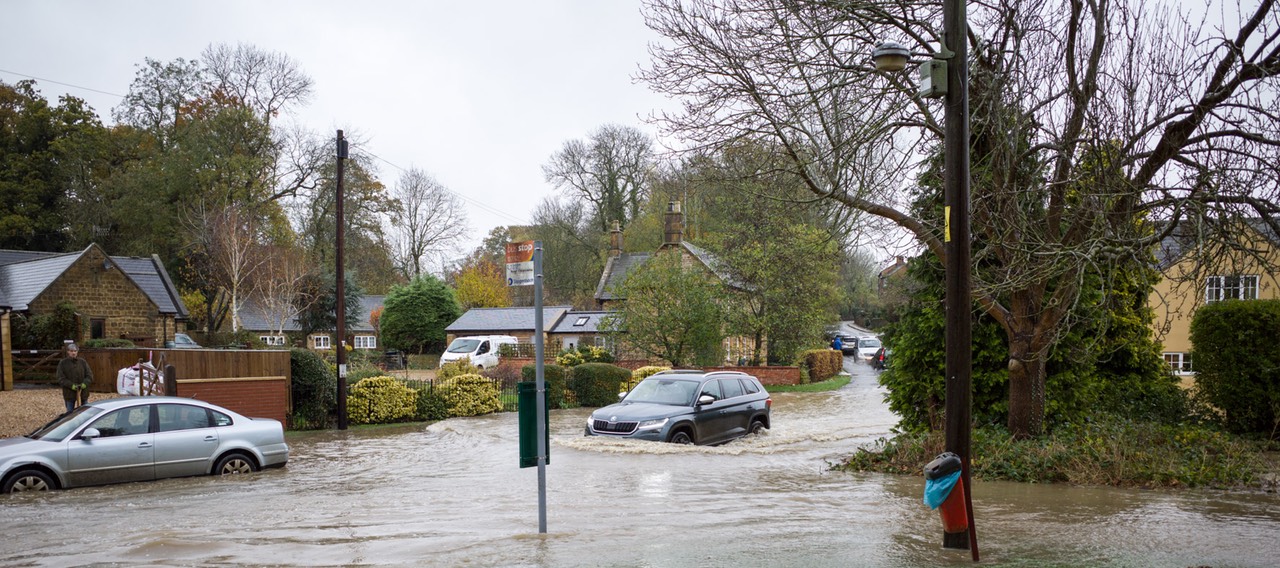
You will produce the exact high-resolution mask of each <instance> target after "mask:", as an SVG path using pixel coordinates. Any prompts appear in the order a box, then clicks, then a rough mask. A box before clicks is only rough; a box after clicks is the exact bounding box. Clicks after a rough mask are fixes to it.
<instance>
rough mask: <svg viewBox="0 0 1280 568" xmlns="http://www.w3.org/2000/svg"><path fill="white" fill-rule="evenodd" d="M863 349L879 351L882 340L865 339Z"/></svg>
mask: <svg viewBox="0 0 1280 568" xmlns="http://www.w3.org/2000/svg"><path fill="white" fill-rule="evenodd" d="M861 347H862V348H863V349H866V348H872V349H879V348H880V340H879V339H863V340H862V346H861Z"/></svg>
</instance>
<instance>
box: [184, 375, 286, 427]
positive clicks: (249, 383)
mask: <svg viewBox="0 0 1280 568" xmlns="http://www.w3.org/2000/svg"><path fill="white" fill-rule="evenodd" d="M178 396H184V397H191V398H195V399H198V400H203V401H205V402H211V403H213V404H216V405H218V406H223V407H226V408H228V409H231V410H234V411H235V412H238V413H240V414H243V415H245V416H248V417H250V418H274V419H276V420H279V421H280V422H281V423H285V424H287V423H288V421H287V415H288V413H289V408H288V406H289V405H288V400H289V380H288V379H287V378H286V377H255V378H247V379H185V380H179V381H178Z"/></svg>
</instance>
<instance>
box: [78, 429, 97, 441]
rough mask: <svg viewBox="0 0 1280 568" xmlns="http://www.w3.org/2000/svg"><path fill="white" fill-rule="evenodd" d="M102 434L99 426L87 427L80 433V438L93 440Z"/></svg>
mask: <svg viewBox="0 0 1280 568" xmlns="http://www.w3.org/2000/svg"><path fill="white" fill-rule="evenodd" d="M101 436H102V432H100V431H98V429H97V428H85V430H84V432H81V433H80V439H82V440H92V439H94V438H99V437H101Z"/></svg>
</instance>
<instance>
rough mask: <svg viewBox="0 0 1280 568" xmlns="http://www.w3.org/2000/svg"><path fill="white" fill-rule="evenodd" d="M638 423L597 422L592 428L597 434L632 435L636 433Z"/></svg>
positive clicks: (593, 423) (594, 422)
mask: <svg viewBox="0 0 1280 568" xmlns="http://www.w3.org/2000/svg"><path fill="white" fill-rule="evenodd" d="M637 425H638V423H637V422H609V421H608V420H595V421H593V422H592V424H591V428H592V429H593V430H595V431H596V432H600V433H603V434H630V433H632V432H635V431H636V426H637Z"/></svg>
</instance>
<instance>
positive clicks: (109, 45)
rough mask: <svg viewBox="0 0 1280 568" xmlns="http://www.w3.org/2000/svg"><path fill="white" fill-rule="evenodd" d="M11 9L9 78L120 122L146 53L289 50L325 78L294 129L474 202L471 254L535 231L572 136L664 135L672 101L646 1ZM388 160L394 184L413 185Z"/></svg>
mask: <svg viewBox="0 0 1280 568" xmlns="http://www.w3.org/2000/svg"><path fill="white" fill-rule="evenodd" d="M0 6H2V7H3V13H4V24H3V27H2V28H0V70H3V71H0V80H3V81H4V82H6V83H14V82H17V81H19V80H22V79H25V78H29V77H31V76H34V77H38V78H40V79H43V80H39V81H38V82H39V88H40V91H41V92H42V94H43V95H44V96H45V97H46V98H48V99H49V100H50V101H51V102H54V103H56V101H57V98H58V97H59V96H60V95H62V94H64V93H68V94H72V95H75V96H77V97H80V98H83V99H85V100H86V101H88V102H89V104H90V105H91V106H92V107H93V108H94V110H96V111H97V113H98V115H99V116H100V117H102V119H103V121H104V122H108V123H110V122H111V109H112V108H113V107H115V106H116V105H118V104H119V102H120V99H119V96H118V95H123V94H124V93H125V92H127V91H128V88H129V83H130V82H131V81H132V80H133V77H134V73H135V66H136V65H139V64H141V63H142V62H143V59H144V58H146V57H150V58H152V59H155V60H159V61H170V60H173V59H175V58H179V57H182V58H185V59H196V58H198V57H199V55H200V52H201V51H202V50H203V49H204V48H205V47H206V46H208V45H209V44H211V43H227V44H232V45H234V44H236V43H249V44H253V45H256V46H257V47H259V48H261V49H264V50H267V51H279V52H284V53H287V54H288V55H289V56H290V57H292V58H294V59H295V60H296V61H297V62H298V63H299V65H300V66H301V68H302V69H303V70H304V71H306V73H307V74H309V75H310V76H311V77H312V79H314V80H315V96H314V98H313V100H312V101H311V103H310V104H309V105H308V106H307V107H305V108H302V109H300V110H299V111H297V112H296V113H295V116H293V117H292V120H293V121H294V122H297V123H300V124H302V125H304V126H305V127H307V128H309V129H311V130H314V131H316V132H319V133H321V134H322V135H327V136H332V135H333V134H334V131H335V130H337V129H339V128H341V129H344V130H346V131H348V132H349V133H355V134H357V135H358V136H360V137H361V138H363V139H364V140H365V144H364V147H363V149H364V150H366V151H368V152H371V153H373V154H375V155H377V156H379V157H380V158H382V159H384V160H386V161H387V162H391V163H393V164H395V165H396V166H400V167H404V168H408V167H410V166H415V167H418V168H420V169H422V170H424V171H426V172H428V173H430V174H432V175H434V176H435V177H436V178H437V179H439V180H440V181H441V182H442V183H443V184H444V185H446V186H447V187H449V188H450V189H452V190H454V191H455V192H456V193H457V194H459V195H461V196H463V197H464V198H465V200H466V204H467V211H468V219H469V223H470V225H471V227H472V235H471V237H472V238H471V239H470V240H469V242H468V244H467V245H466V246H467V248H468V249H469V248H471V247H474V246H475V245H476V244H478V243H479V240H480V239H481V238H483V236H484V235H485V234H487V233H488V231H489V229H491V228H493V227H495V226H498V225H509V224H523V223H526V222H528V220H529V212H530V211H531V210H532V209H533V208H534V207H535V206H536V205H537V203H538V202H539V201H540V200H541V199H542V198H543V197H544V196H547V195H550V194H551V193H552V192H553V191H554V189H553V188H551V187H550V186H549V185H548V184H547V183H546V182H545V181H543V178H542V169H541V166H542V164H544V163H545V162H546V161H547V159H548V158H549V157H550V156H551V154H552V153H554V152H555V151H556V150H558V149H559V148H560V147H561V146H562V144H563V143H564V142H565V141H566V140H569V139H572V138H584V137H586V136H587V134H588V133H589V132H590V131H591V130H592V129H594V128H596V127H598V126H600V125H602V124H605V123H611V122H612V123H619V124H625V125H631V126H637V127H640V128H641V129H642V130H644V131H646V132H649V133H650V134H651V135H652V134H654V132H655V131H654V129H653V128H651V127H649V126H648V125H645V124H643V123H642V117H645V116H648V115H649V114H650V112H651V111H652V110H653V109H655V108H657V107H663V106H671V105H670V103H667V102H665V101H664V100H663V99H662V98H661V97H659V96H658V95H655V94H653V93H651V92H650V91H649V90H648V88H647V87H645V86H644V85H641V84H634V83H633V81H632V79H631V77H632V75H634V73H635V71H636V69H637V66H638V65H640V64H642V63H644V62H645V61H646V60H647V57H648V56H647V52H646V47H647V44H648V42H649V41H651V40H652V39H653V38H654V34H652V33H651V32H650V31H649V30H648V29H647V28H645V26H644V21H643V18H642V16H641V14H640V4H639V2H638V1H636V0H603V1H602V0H524V1H521V0H491V1H487V2H470V1H456V0H454V1H434V0H433V1H421V2H413V1H381V0H365V1H362V2H334V1H328V0H324V1H306V2H303V1H274V0H273V1H270V2H260V1H246V0H222V1H218V2H177V1H172V0H170V1H159V0H140V1H124V0H113V1H86V0H78V1H58V0H9V1H6V2H4V3H3V4H0ZM51 81H57V82H60V83H66V84H70V85H75V86H76V87H82V88H76V87H69V86H66V85H61V84H56V83H53V82H51ZM85 88H87V89H93V90H86V89H85ZM96 91H102V92H96ZM106 93H110V94H106ZM378 165H379V168H380V174H381V178H382V180H383V182H384V183H387V184H388V185H390V184H392V183H394V182H395V180H396V179H397V178H398V177H399V174H400V171H399V170H397V169H396V168H395V167H393V166H391V165H388V164H387V163H386V162H379V163H378ZM462 252H464V251H459V253H462Z"/></svg>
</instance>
